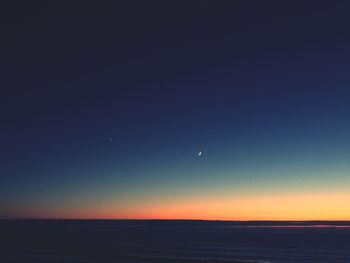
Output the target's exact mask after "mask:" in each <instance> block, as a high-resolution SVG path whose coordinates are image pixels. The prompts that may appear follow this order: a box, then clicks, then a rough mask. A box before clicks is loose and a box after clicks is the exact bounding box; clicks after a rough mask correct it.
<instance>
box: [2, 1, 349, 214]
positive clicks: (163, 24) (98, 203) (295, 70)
mask: <svg viewBox="0 0 350 263" xmlns="http://www.w3.org/2000/svg"><path fill="white" fill-rule="evenodd" d="M349 7H350V5H349V4H348V3H347V1H336V2H333V1H307V3H305V2H304V1H283V2H282V1H249V2H247V1H231V2H229V1H220V2H218V1H183V2H181V1H180V2H179V1H172V2H168V1H147V2H144V1H131V2H129V1H128V2H127V3H124V4H118V3H114V4H109V5H105V4H100V3H95V4H89V3H85V2H81V3H78V2H75V3H70V4H67V3H55V4H54V3H46V4H41V5H36V4H33V3H30V2H24V3H22V4H21V5H16V6H7V7H6V8H3V9H2V11H1V12H2V15H1V17H2V18H1V22H0V25H1V32H2V33H1V34H2V36H1V43H0V46H1V60H0V67H1V78H0V87H1V90H2V92H1V94H2V95H1V96H0V109H1V113H0V114H1V115H0V116H1V130H0V133H1V136H0V147H1V153H0V154H1V156H0V157H1V159H0V162H1V166H0V198H1V200H0V205H1V206H3V207H4V209H2V211H3V212H0V216H5V217H103V216H108V217H117V218H118V217H157V215H160V216H163V217H168V216H170V217H171V215H166V214H164V213H158V214H157V213H156V212H155V213H154V214H142V213H139V214H138V213H136V212H135V211H138V210H140V209H141V208H140V207H142V209H147V207H151V208H153V207H157V205H158V204H157V203H156V204H157V205H155V202H156V201H155V200H158V199H159V198H160V197H161V198H163V199H164V200H168V201H169V202H172V203H176V202H177V201H176V200H178V199H179V198H180V197H181V198H184V200H187V199H186V198H188V199H190V200H192V199H196V198H198V199H201V198H202V197H203V196H207V195H213V196H216V197H217V196H220V195H221V194H224V195H225V196H230V195H232V196H236V195H238V196H240V197H242V196H246V195H249V194H251V193H252V192H253V195H254V196H259V194H266V193H275V192H276V191H277V192H276V193H277V194H278V193H279V194H281V193H280V192H282V193H294V194H295V193H299V192H300V191H311V192H315V193H318V194H319V193H323V191H324V190H325V189H327V188H328V189H331V192H332V193H338V192H341V189H343V188H342V187H346V186H347V185H349V183H350V180H349V179H348V178H347V174H348V172H349V171H350V170H349V168H350V167H349V165H348V164H347V163H348V159H349V150H348V149H349V132H350V124H349V123H350V122H349V117H350V104H349V98H350V91H349V84H350V77H349V73H348V72H349V67H350V66H349V61H350V48H349V47H350V33H349V28H348V25H349V23H350V18H349V16H348V10H349ZM110 138H112V140H110ZM198 151H202V152H203V156H202V157H201V158H198V156H197V155H196V154H197V152H198ZM181 198H180V199H181ZM174 200H175V201H174ZM181 200H182V199H181ZM181 200H180V201H181ZM180 201H179V200H178V202H180ZM182 201H183V200H182ZM164 202H165V201H164ZM90 206H91V207H93V209H92V210H89V212H87V208H86V207H90ZM164 206H166V202H165V204H164ZM132 209H134V210H132ZM95 211H99V212H96V213H95ZM130 211H131V212H130ZM253 214H254V213H253ZM296 214H298V213H297V211H296ZM175 216H179V217H191V215H187V214H186V212H184V213H183V215H181V213H180V214H176V215H175ZM226 216H227V215H225V216H223V214H220V213H218V214H217V217H218V218H222V217H225V218H226ZM230 216H231V218H233V219H234V218H236V217H235V211H233V212H232V214H230ZM315 216H317V213H316V214H315ZM320 216H323V215H320ZM336 216H338V217H342V218H344V217H346V216H347V215H342V214H339V215H338V214H336ZM198 217H203V218H206V214H205V213H204V214H201V213H198ZM209 217H210V216H209ZM258 217H259V216H257V218H258ZM243 218H253V217H252V216H251V215H250V214H247V215H246V217H244V215H243ZM330 218H334V217H332V216H330ZM349 218H350V217H349ZM316 219H317V218H316Z"/></svg>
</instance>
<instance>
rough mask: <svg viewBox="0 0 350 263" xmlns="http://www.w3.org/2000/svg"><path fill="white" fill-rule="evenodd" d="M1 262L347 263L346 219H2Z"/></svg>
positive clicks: (349, 228) (349, 250)
mask: <svg viewBox="0 0 350 263" xmlns="http://www.w3.org/2000/svg"><path fill="white" fill-rule="evenodd" d="M0 262H1V263H15V262H18V263H78V262H79V263H107V262H108V263H243V262H245V263H263V262H264V263H350V222H348V221H307V222H301V221H293V222H292V221H278V222H277V221H249V222H246V221H244V222H243V221H205V220H0Z"/></svg>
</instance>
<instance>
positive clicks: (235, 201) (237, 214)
mask: <svg viewBox="0 0 350 263" xmlns="http://www.w3.org/2000/svg"><path fill="white" fill-rule="evenodd" d="M349 203H350V194H347V193H334V194H330V193H328V194H299V195H283V196H280V195H275V196H252V197H225V198H224V197H222V198H217V199H215V198H197V199H195V198H193V199H191V200H186V199H182V200H176V201H172V200H160V201H153V202H147V201H144V202H143V203H134V204H123V206H120V205H119V206H118V202H113V201H110V202H107V203H105V204H104V205H98V204H95V205H91V206H89V205H86V206H84V207H75V208H70V209H64V208H61V209H60V211H57V210H54V208H52V210H51V209H50V210H47V211H41V212H39V209H38V210H37V211H36V212H37V213H36V212H35V210H31V214H32V215H33V216H32V217H41V218H82V219H84V218H87V219H99V218H100V219H103V218H106V219H207V220H350V211H349V209H347V207H348V204H349Z"/></svg>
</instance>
